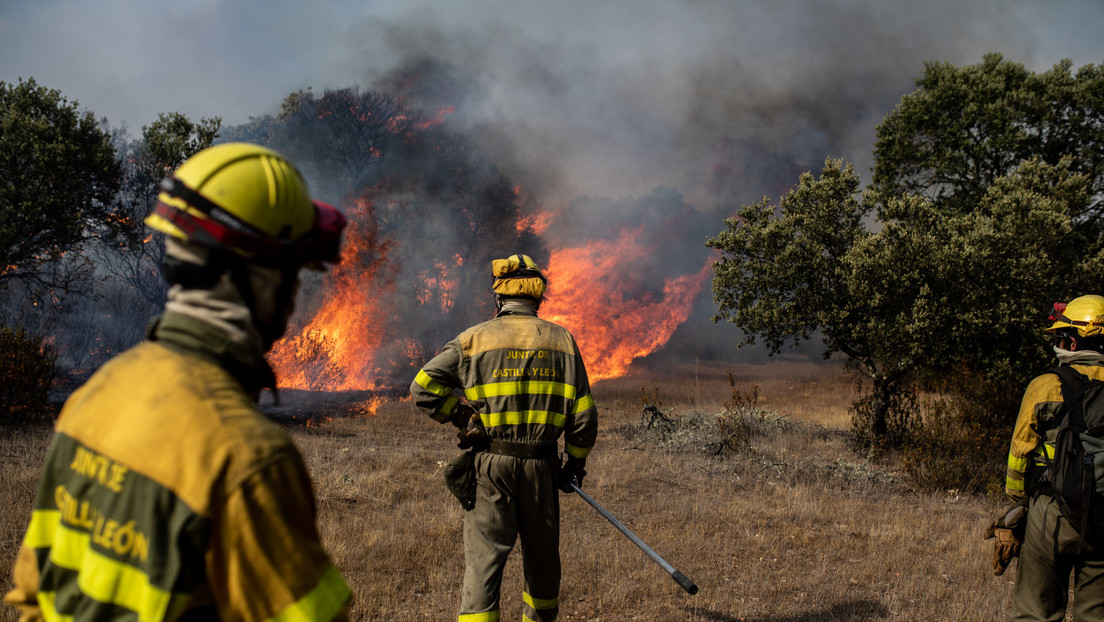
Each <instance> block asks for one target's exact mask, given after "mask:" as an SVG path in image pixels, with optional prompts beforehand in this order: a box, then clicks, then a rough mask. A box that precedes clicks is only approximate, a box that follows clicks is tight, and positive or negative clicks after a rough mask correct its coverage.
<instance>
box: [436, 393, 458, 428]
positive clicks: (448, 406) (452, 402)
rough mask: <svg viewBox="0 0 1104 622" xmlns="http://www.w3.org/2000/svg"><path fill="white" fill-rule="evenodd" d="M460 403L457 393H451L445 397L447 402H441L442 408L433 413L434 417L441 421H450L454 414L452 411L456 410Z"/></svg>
mask: <svg viewBox="0 0 1104 622" xmlns="http://www.w3.org/2000/svg"><path fill="white" fill-rule="evenodd" d="M459 403H460V398H458V397H456V396H455V395H450V396H448V397H446V398H445V402H444V403H443V404H441V409H440V410H438V411H437V412H435V413H433V418H434V419H436V420H437V421H440V422H441V423H444V422H446V421H448V419H449V417H451V416H452V411H454V410H456V405H457V404H459Z"/></svg>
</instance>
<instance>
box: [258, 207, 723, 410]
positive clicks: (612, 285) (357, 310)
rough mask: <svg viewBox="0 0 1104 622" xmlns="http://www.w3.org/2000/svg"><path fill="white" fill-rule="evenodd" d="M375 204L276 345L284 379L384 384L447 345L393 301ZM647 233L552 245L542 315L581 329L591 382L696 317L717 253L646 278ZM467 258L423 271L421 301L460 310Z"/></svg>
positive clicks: (283, 382)
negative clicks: (417, 335)
mask: <svg viewBox="0 0 1104 622" xmlns="http://www.w3.org/2000/svg"><path fill="white" fill-rule="evenodd" d="M372 209H373V208H372V204H371V201H370V200H367V199H364V200H361V201H359V202H357V203H356V204H355V205H354V206H353V207H352V208H350V209H349V212H350V219H349V228H348V229H347V231H346V235H345V250H344V256H345V257H344V260H343V261H342V263H341V264H340V265H338V266H337V267H336V268H335V269H334V270H333V272H332V273H331V274H330V276H329V277H328V278H329V280H328V282H327V286H326V288H325V289H324V290H323V291H322V292H321V296H322V297H323V300H322V301H321V304H320V305H318V311H317V312H316V313H315V314H314V316H313V317H312V318H310V320H309V321H308V322H307V323H306V324H305V325H304V326H302V327H296V328H293V329H292V330H291V331H290V332H289V336H288V337H286V338H285V339H283V340H281V341H280V342H278V343H277V344H276V345H275V347H274V348H273V351H272V353H271V354H270V361H271V362H272V365H273V368H274V369H275V370H276V373H277V377H278V378H279V384H280V386H281V387H286V388H292V389H308V390H326V391H349V390H366V389H378V388H383V386H382V385H383V384H386V383H387V382H388V381H387V380H382V381H381V380H380V379H381V378H387V377H388V375H389V374H390V375H394V374H396V373H398V374H399V375H401V374H402V373H405V371H409V375H410V377H413V374H414V373H415V372H416V369H417V366H418V365H420V364H422V363H424V362H425V361H426V360H428V359H429V358H430V357H432V356H433V352H432V351H425V350H426V348H433V347H439V346H440V345H442V344H421V343H419V342H418V341H417V340H416V339H414V338H412V337H411V336H408V335H403V334H402V333H401V330H402V320H403V319H404V318H403V315H402V313H403V312H402V311H401V310H400V309H399V308H397V307H395V306H394V303H393V301H394V300H395V299H396V297H397V296H398V295H399V294H398V292H397V287H396V283H395V282H394V281H393V277H392V276H391V275H393V274H394V273H395V272H396V271H395V270H394V269H393V268H394V266H392V265H391V264H390V260H389V259H388V252H389V251H390V250H391V248H392V245H393V243H392V241H391V240H390V239H388V238H386V237H382V236H381V235H380V234H379V231H378V230H377V229H376V228H375V225H374V224H372V223H375V222H376V221H375V219H374V214H373V211H372ZM533 218H534V220H532V221H529V222H528V223H527V225H526V226H527V227H529V228H531V229H533V230H536V229H538V228H540V229H542V230H543V227H545V226H547V223H548V222H551V220H552V218H553V216H548V215H543V214H538V215H537V216H534V217H533ZM365 223H369V224H365ZM538 223H543V224H538ZM647 237H648V236H646V235H645V227H644V226H643V225H642V226H640V227H636V228H627V229H624V230H623V231H621V233H620V235H619V236H618V237H617V239H616V240H595V241H592V242H589V243H587V244H585V245H583V246H580V247H576V248H562V249H559V250H553V251H552V253H551V256H550V259H549V261H548V265H547V266H546V274H547V276H548V279H549V285H550V287H549V298H548V299H547V300H546V301H545V303H544V305H543V306H542V307H541V317H544V318H545V319H548V320H550V321H553V322H556V323H558V324H561V325H563V326H565V327H566V328H568V329H569V330H570V331H571V332H572V334H573V335H574V336H575V339H576V340H577V341H578V343H579V348H580V350H581V352H582V355H583V358H584V360H585V361H586V364H587V370H588V372H589V376H590V379H591V381H598V380H602V379H606V378H616V377H619V376H623V375H624V374H625V373H626V372H627V370H628V367H629V365H630V364H631V363H632V361H633V360H634V359H637V358H640V357H644V356H647V355H649V354H651V353H653V352H655V351H656V350H658V349H659V348H660V347H662V346H663V345H664V344H665V343H667V341H668V340H669V339H670V338H671V335H672V334H673V333H674V332H675V329H676V328H678V326H679V325H681V324H682V323H683V322H685V321H686V319H687V318H688V317H689V316H690V314H691V312H692V311H693V308H694V302H695V299H696V298H697V296H698V294H699V293H700V292H701V288H702V285H703V284H704V283H705V281H706V279H707V278H708V276H709V273H710V265H711V261H706V262H705V264H704V265H703V266H702V267H701V268H700V269H699V270H697V271H696V272H694V273H690V274H683V275H676V276H669V277H656V278H655V279H654V280H652V281H648V280H646V278H645V277H644V276H643V275H642V274H639V270H635V271H634V268H633V266H634V264H636V265H638V266H644V265H653V266H654V264H655V261H654V258H652V257H650V255H651V254H652V253H654V252H655V250H656V249H655V248H654V242H652V241H648V240H647ZM464 263H465V260H464V257H463V256H461V255H459V254H456V255H454V256H453V257H452V258H450V259H448V260H442V261H437V262H435V263H434V264H433V265H432V267H431V268H428V269H426V270H423V271H422V272H420V273H419V275H418V278H419V280H420V283H419V285H418V287H417V288H416V289H415V298H416V300H417V302H418V303H419V305H421V306H423V307H425V306H426V305H431V307H428V308H433V309H435V310H436V311H437V312H439V313H440V314H441V315H442V316H444V315H447V314H449V313H450V312H451V311H453V307H454V306H455V304H456V301H457V298H456V294H457V287H458V283H459V282H460V281H459V276H460V268H461V267H462V266H463V265H464ZM411 365H413V366H414V367H413V368H411ZM404 370H405V371H404ZM392 381H393V380H392ZM376 406H378V405H376ZM362 411H363V412H364V413H365V416H367V415H368V414H370V413H372V412H374V411H375V406H373V405H372V404H371V403H366V404H365V405H364V408H363V409H362Z"/></svg>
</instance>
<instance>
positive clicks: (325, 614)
mask: <svg viewBox="0 0 1104 622" xmlns="http://www.w3.org/2000/svg"><path fill="white" fill-rule="evenodd" d="M351 595H352V591H350V590H349V586H348V585H347V584H346V583H345V579H342V578H341V574H340V573H338V571H337V568H336V567H334V566H330V569H329V570H327V571H326V574H324V575H322V579H320V580H319V581H318V585H316V586H314V589H313V590H311V591H310V593H309V594H307V595H306V596H304V597H302V598H300V599H299V600H297V601H295V602H294V603H292V605H291V606H290V607H288V608H287V609H284V610H283V611H281V612H280V613H278V614H276V615H275V616H273V617H272V618H270V619H271V620H276V621H277V622H299V621H303V622H310V621H311V620H332V619H333V618H334V616H336V615H337V614H339V613H341V610H342V609H343V608H344V607H345V601H347V600H349V596H351Z"/></svg>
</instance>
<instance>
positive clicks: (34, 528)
mask: <svg viewBox="0 0 1104 622" xmlns="http://www.w3.org/2000/svg"><path fill="white" fill-rule="evenodd" d="M60 522H61V512H59V511H57V510H35V511H34V513H32V514H31V523H30V524H29V525H27V533H26V535H24V536H23V544H24V545H26V546H27V548H31V549H42V548H46V547H48V546H50V545H51V544H53V543H54V534H55V533H57V528H58V523H60Z"/></svg>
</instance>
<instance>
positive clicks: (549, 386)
mask: <svg viewBox="0 0 1104 622" xmlns="http://www.w3.org/2000/svg"><path fill="white" fill-rule="evenodd" d="M458 388H462V389H463V395H464V397H465V398H467V399H468V400H469V401H470V402H472V404H473V405H475V407H476V410H478V411H479V412H480V419H481V420H482V422H483V425H484V426H485V427H486V428H487V432H488V434H489V435H490V437H491V438H492V439H502V440H506V441H513V442H517V443H523V444H533V445H555V444H556V442H557V439H559V437H560V434H561V433H562V434H563V436H564V450H565V451H566V452H567V453H568V454H570V455H572V456H575V457H576V458H585V457H586V456H587V454H588V453H590V450H591V448H592V447H594V439H595V438H596V437H597V435H598V411H597V410H595V408H594V399H593V398H592V397H591V395H590V383H589V381H588V380H587V374H586V367H585V366H584V365H583V358H582V356H581V355H580V354H579V347H578V346H577V345H576V344H575V339H574V337H572V336H571V333H570V332H568V331H567V329H565V328H564V327H562V326H559V325H558V324H553V323H552V322H549V321H546V320H542V319H540V318H538V317H537V316H536V312H535V311H533V310H531V309H529V308H528V307H525V306H521V305H516V306H507V307H504V310H503V312H502V313H500V314H499V316H498V317H496V318H495V319H493V320H490V321H488V322H484V323H482V324H479V325H477V326H473V327H472V328H469V329H468V330H466V331H464V332H463V333H461V334H460V336H458V337H457V338H456V339H453V340H452V341H450V342H449V343H448V344H447V345H445V347H444V349H443V350H442V351H441V353H440V354H438V355H437V356H435V357H434V358H433V359H432V360H431V361H429V363H427V364H426V365H425V367H423V368H422V369H421V371H419V372H418V375H417V376H416V377H415V379H414V382H413V383H412V384H411V385H410V393H411V395H412V396H413V398H414V403H415V404H416V405H417V406H418V407H419V408H421V409H422V410H423V411H425V412H427V413H428V414H430V416H432V417H433V418H434V419H436V420H437V421H440V422H445V421H447V420H448V419H449V417H451V416H452V412H453V409H455V408H456V405H457V404H458V403H459V396H458V395H456V394H455V393H454V389H458Z"/></svg>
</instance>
